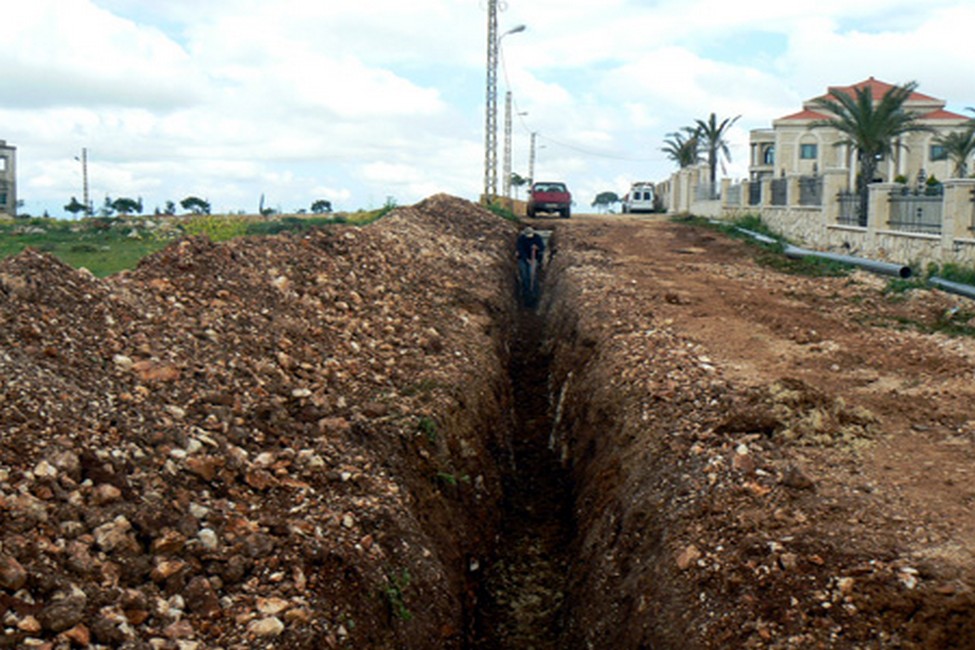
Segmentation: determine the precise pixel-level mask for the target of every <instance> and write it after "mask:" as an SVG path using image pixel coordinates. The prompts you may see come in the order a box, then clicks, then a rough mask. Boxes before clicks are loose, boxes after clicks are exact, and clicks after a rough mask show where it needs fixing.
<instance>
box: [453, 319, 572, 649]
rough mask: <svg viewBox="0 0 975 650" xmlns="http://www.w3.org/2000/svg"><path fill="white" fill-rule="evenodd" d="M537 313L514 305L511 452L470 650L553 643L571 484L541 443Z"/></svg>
mask: <svg viewBox="0 0 975 650" xmlns="http://www.w3.org/2000/svg"><path fill="white" fill-rule="evenodd" d="M543 330H544V319H543V316H542V315H541V314H539V313H538V312H537V311H533V310H529V309H521V310H520V311H519V314H518V320H517V325H516V331H515V336H514V337H513V341H512V349H511V360H510V374H511V381H512V387H513V390H514V411H515V413H514V415H515V419H516V427H515V433H514V436H513V440H512V452H513V459H512V462H511V463H510V464H509V466H508V467H506V468H505V470H504V471H505V478H504V500H503V503H502V506H503V519H502V529H501V538H500V540H499V541H498V555H497V556H496V558H495V560H494V561H493V563H492V564H491V565H490V566H488V567H485V570H484V580H483V583H482V585H481V594H480V597H479V601H480V603H479V608H478V612H477V623H476V638H475V639H474V640H473V643H472V644H471V647H472V648H477V649H478V650H487V649H493V648H498V649H508V648H519V649H522V650H525V649H536V650H548V649H554V648H558V647H559V644H558V639H559V634H560V631H561V628H562V625H563V617H564V614H565V608H564V602H565V593H564V588H565V583H566V575H567V572H568V571H567V570H568V555H569V551H570V546H571V540H572V537H573V524H572V511H573V509H572V489H571V485H570V481H569V479H568V475H567V472H565V471H564V470H563V468H562V467H561V465H560V463H559V460H558V458H557V457H556V455H555V453H554V452H553V451H551V450H550V449H549V437H550V435H551V431H552V417H551V415H550V409H549V389H548V382H549V366H550V362H551V354H550V352H548V351H546V350H544V349H543Z"/></svg>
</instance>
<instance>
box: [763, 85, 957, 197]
mask: <svg viewBox="0 0 975 650" xmlns="http://www.w3.org/2000/svg"><path fill="white" fill-rule="evenodd" d="M893 87H894V86H893V85H892V84H889V83H885V82H883V81H879V80H877V79H874V78H873V77H870V78H869V79H867V80H865V81H861V82H860V83H858V84H854V85H852V86H838V87H830V88H829V91H828V92H827V95H824V96H823V97H816V98H813V99H809V100H807V101H805V102H804V103H803V105H802V110H801V111H799V112H797V113H793V114H791V115H786V116H785V117H780V118H779V119H777V120H774V121H773V122H772V128H771V129H755V130H753V131H752V132H751V135H750V145H751V151H750V155H751V158H750V164H749V167H748V171H749V180H750V181H752V182H758V181H761V180H762V179H763V178H771V177H786V176H792V175H798V176H815V175H817V174H819V173H820V172H823V171H829V170H845V171H847V172H848V174H849V181H850V187H855V185H856V173H857V167H858V166H857V161H856V157H855V156H856V152H855V151H854V150H852V148H851V147H849V146H847V145H839V146H837V145H836V143H837V142H838V141H840V140H841V139H842V137H841V134H840V133H839V132H838V131H837V130H836V129H832V128H829V127H820V128H816V129H810V128H809V127H810V125H811V124H813V123H814V122H816V121H817V120H823V119H828V118H829V117H830V116H829V115H827V114H826V113H824V112H822V109H821V108H819V107H818V106H817V101H818V100H819V99H822V98H827V97H829V95H830V93H831V92H834V91H839V92H843V93H846V94H848V95H850V96H854V95H855V93H856V91H857V90H858V89H861V88H870V90H871V93H872V95H873V97H874V99H875V100H876V99H879V98H881V97H882V96H883V95H884V93H886V92H887V91H888V90H890V89H891V88H893ZM904 107H905V109H906V110H908V111H910V112H912V113H915V114H917V115H918V116H919V118H918V121H919V123H920V124H922V125H924V126H927V127H930V128H931V131H930V132H925V131H918V132H912V133H908V134H906V135H905V136H903V138H902V139H901V140H899V141H898V142H899V145H900V146H897V147H895V149H894V152H893V155H892V156H889V157H886V160H881V162H880V164H879V165H878V166H877V177H875V178H874V179H872V180H873V181H875V182H892V181H894V180H895V179H898V177H899V178H900V179H901V180H908V181H910V182H912V183H913V182H914V181H915V179H917V177H918V175H919V174H924V177H925V178H927V177H930V176H932V175H933V176H934V177H935V178H937V179H938V180H944V179H946V178H950V177H951V175H952V173H953V171H954V165H953V164H952V162H951V161H950V160H948V157H947V155H946V154H945V150H944V148H943V147H941V146H940V145H938V144H936V143H935V141H936V140H937V139H938V137H939V136H941V135H944V134H946V133H948V132H950V131H958V130H960V129H961V128H962V127H964V126H965V125H966V124H967V123H968V122H969V117H966V116H964V115H959V114H958V113H953V112H951V111H948V110H945V101H944V100H942V99H936V98H934V97H929V96H928V95H924V94H921V93H919V92H914V93H912V94H911V95H910V97H909V98H908V100H907V101H906V102H905V104H904Z"/></svg>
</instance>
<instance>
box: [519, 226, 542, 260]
mask: <svg viewBox="0 0 975 650" xmlns="http://www.w3.org/2000/svg"><path fill="white" fill-rule="evenodd" d="M533 247H534V248H535V260H537V261H539V262H541V261H542V255H543V254H544V253H545V240H544V239H542V236H541V235H539V234H538V233H537V232H536V233H535V234H534V235H532V236H531V237H529V236H527V235H525V234H524V233H522V234H520V235H518V244H517V249H516V250H517V254H518V259H520V260H530V259H532V248H533Z"/></svg>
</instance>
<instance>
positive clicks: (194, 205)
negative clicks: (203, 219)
mask: <svg viewBox="0 0 975 650" xmlns="http://www.w3.org/2000/svg"><path fill="white" fill-rule="evenodd" d="M179 204H180V205H181V206H182V207H183V209H184V210H189V211H190V212H192V213H193V214H210V204H209V203H208V202H207V201H204V200H203V199H201V198H199V197H196V196H188V197H186V198H185V199H183V200H182V201H180V202H179Z"/></svg>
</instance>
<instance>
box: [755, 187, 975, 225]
mask: <svg viewBox="0 0 975 650" xmlns="http://www.w3.org/2000/svg"><path fill="white" fill-rule="evenodd" d="M761 204H762V182H761V181H753V182H751V183H749V184H748V205H761ZM973 225H975V224H973Z"/></svg>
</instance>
